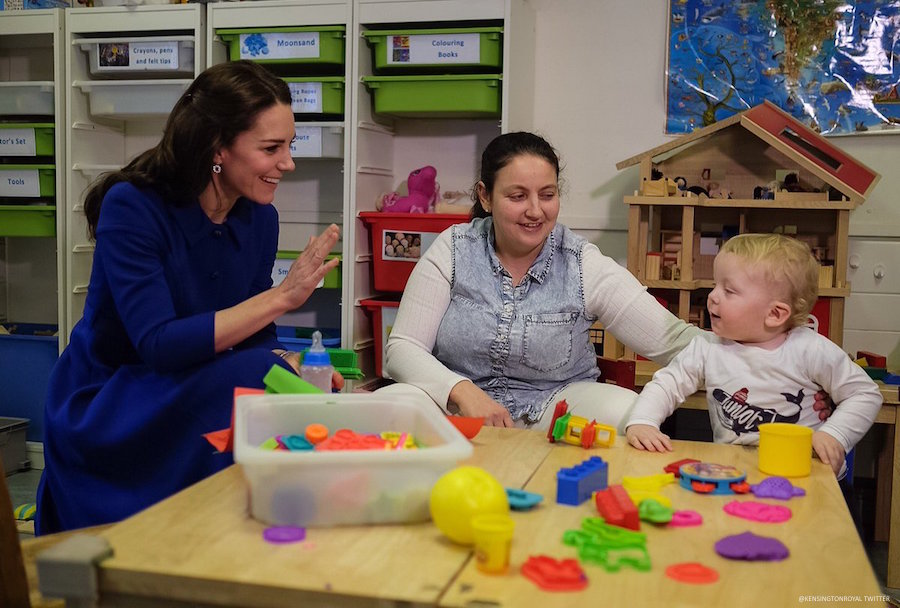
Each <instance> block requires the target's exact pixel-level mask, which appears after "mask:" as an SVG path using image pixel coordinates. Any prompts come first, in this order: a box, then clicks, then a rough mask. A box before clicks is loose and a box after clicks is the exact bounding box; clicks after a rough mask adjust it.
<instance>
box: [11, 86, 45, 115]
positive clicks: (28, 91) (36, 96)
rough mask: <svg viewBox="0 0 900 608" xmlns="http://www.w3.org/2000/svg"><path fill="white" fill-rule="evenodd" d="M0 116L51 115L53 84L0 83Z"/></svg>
mask: <svg viewBox="0 0 900 608" xmlns="http://www.w3.org/2000/svg"><path fill="white" fill-rule="evenodd" d="M0 114H13V115H17V116H21V115H47V116H49V115H52V114H53V82H52V81H49V80H48V81H43V80H42V81H32V82H0Z"/></svg>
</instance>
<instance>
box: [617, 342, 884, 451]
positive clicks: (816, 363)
mask: <svg viewBox="0 0 900 608" xmlns="http://www.w3.org/2000/svg"><path fill="white" fill-rule="evenodd" d="M704 383H705V386H706V400H707V404H708V406H709V419H710V423H711V425H712V429H713V439H714V440H715V441H716V442H718V443H737V444H743V445H752V444H756V443H758V442H759V432H758V430H757V429H758V426H759V425H760V424H763V423H765V422H792V423H796V424H800V425H803V426H807V427H811V428H813V429H815V430H819V431H823V432H825V433H828V434H829V435H831V436H832V437H834V438H835V439H837V440H838V441H839V442H840V443H841V445H842V446H843V447H844V451H845V452H849V451H850V450H851V449H852V448H853V446H854V445H856V443H857V442H858V441H859V440H860V439H862V437H863V435H865V434H866V431H868V430H869V427H871V426H872V424H873V422H874V421H875V417H876V416H877V415H878V410H879V409H881V403H882V396H881V392H880V391H879V390H878V386H877V385H876V384H875V382H874V381H872V379H871V378H869V376H868V375H866V373H865V372H864V371H863V369H862V368H861V367H859V366H858V365H857V364H856V363H854V362H853V361H851V360H850V358H849V357H848V356H847V353H845V352H844V351H843V350H841V348H840V347H839V346H837V345H836V344H835V343H834V342H832V341H831V340H829V339H828V338H826V337H825V336H822V335H820V334H818V333H816V332H815V331H813V330H812V329H809V328H807V327H797V328H794V329H792V330H791V331H790V332H789V333H788V336H787V339H786V340H785V341H784V343H783V344H782V345H781V346H779V347H778V348H776V349H773V350H766V349H763V348H759V347H755V346H747V345H743V344H739V343H737V342H733V341H731V340H724V339H722V338H718V337H714V338H712V339H711V340H694V341H692V342H691V343H690V344H689V345H688V347H687V348H685V349H684V350H683V351H682V352H681V353H679V354H678V355H677V356H676V357H675V359H674V360H673V361H672V362H671V363H670V364H669V365H668V366H666V367H664V368H662V369H660V370H659V371H657V372H656V373H655V374H654V375H653V380H652V381H651V382H649V383H647V385H646V386H645V387H644V389H643V391H642V392H641V394H640V397H639V398H638V400H637V403H636V404H635V406H634V409H633V410H632V413H631V417H630V419H629V420H628V425H632V424H649V425H652V426H655V427H657V428H659V425H660V424H661V423H662V422H663V421H664V420H665V419H666V418H668V417H669V416H670V415H671V414H672V412H674V411H675V408H677V407H678V406H679V405H681V404H682V403H683V402H684V400H685V399H687V397H688V396H690V395H692V394H693V393H694V392H695V391H697V390H698V389H700V388H702V387H703V386H704ZM819 389H823V390H825V391H826V392H827V393H828V394H829V395H831V398H832V399H833V400H834V402H835V403H836V404H837V405H838V407H837V408H836V409H835V410H834V413H833V414H832V415H831V417H830V418H828V420H827V421H825V422H823V421H821V420H819V415H818V412H817V411H815V410H814V409H813V403H814V402H815V394H816V392H817V391H818V390H819ZM628 425H627V426H628Z"/></svg>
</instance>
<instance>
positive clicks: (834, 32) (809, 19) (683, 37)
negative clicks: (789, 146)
mask: <svg viewBox="0 0 900 608" xmlns="http://www.w3.org/2000/svg"><path fill="white" fill-rule="evenodd" d="M667 50H668V61H667V72H666V77H667V83H666V109H667V116H666V132H667V133H670V134H683V133H689V132H691V131H693V130H694V129H696V128H700V127H704V126H707V125H710V124H712V123H714V122H716V121H718V120H721V119H723V118H726V117H728V116H731V115H733V114H735V113H737V112H742V111H743V110H746V109H748V108H751V107H753V106H755V105H758V104H760V103H762V102H763V100H769V101H771V102H772V103H774V104H776V105H777V106H779V107H780V108H782V109H783V110H785V111H786V112H789V113H790V114H791V115H793V116H794V117H795V118H797V119H798V120H799V121H801V122H803V123H804V124H806V125H808V126H810V127H811V128H812V129H814V130H815V131H817V132H819V133H822V134H823V135H848V134H854V133H900V99H898V94H897V83H898V80H900V0H860V1H856V2H853V1H843V2H841V1H837V0H670V2H669V41H668V49H667Z"/></svg>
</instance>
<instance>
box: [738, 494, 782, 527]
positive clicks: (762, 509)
mask: <svg viewBox="0 0 900 608" xmlns="http://www.w3.org/2000/svg"><path fill="white" fill-rule="evenodd" d="M722 509H723V510H724V511H725V512H726V513H728V514H729V515H734V516H735V517H741V518H743V519H749V520H751V521H758V522H761V523H770V524H778V523H781V522H785V521H787V520H789V519H790V518H791V510H790V509H788V508H787V507H782V506H781V505H769V504H766V503H764V502H754V501H752V500H747V501H744V502H740V501H737V500H732V501H731V502H729V503H728V504H726V505H725V506H724V507H722Z"/></svg>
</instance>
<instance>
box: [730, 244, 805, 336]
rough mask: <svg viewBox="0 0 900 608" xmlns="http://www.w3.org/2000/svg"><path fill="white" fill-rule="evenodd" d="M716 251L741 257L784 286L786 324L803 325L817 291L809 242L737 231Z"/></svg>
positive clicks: (773, 281) (775, 283)
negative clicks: (788, 309)
mask: <svg viewBox="0 0 900 608" xmlns="http://www.w3.org/2000/svg"><path fill="white" fill-rule="evenodd" d="M719 253H731V254H734V255H736V256H738V257H740V258H743V259H745V260H747V261H748V262H750V263H752V264H753V265H755V266H756V267H757V268H759V269H760V270H762V271H763V273H764V275H765V278H766V280H767V281H769V283H772V284H774V285H777V284H784V285H785V286H787V287H788V292H789V293H788V302H787V304H789V305H790V307H791V318H790V322H789V325H790V327H799V326H801V325H806V320H807V317H808V316H809V312H810V311H811V310H812V307H813V305H814V304H815V303H816V298H817V297H818V294H819V263H818V262H817V261H816V258H815V257H813V254H812V252H811V251H810V249H809V245H807V244H806V243H804V242H803V241H799V240H797V239H795V238H791V237H789V236H784V235H783V234H753V233H751V234H739V235H737V236H734V237H732V238H730V239H728V240H727V241H725V243H724V244H723V245H722V247H721V248H720V249H719Z"/></svg>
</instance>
